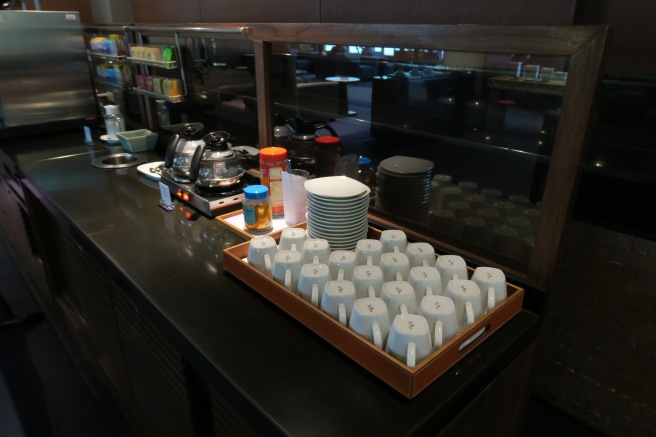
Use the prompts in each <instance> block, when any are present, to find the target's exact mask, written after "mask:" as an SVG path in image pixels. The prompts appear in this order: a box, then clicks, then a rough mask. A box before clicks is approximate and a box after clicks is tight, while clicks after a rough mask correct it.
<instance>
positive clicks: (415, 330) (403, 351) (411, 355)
mask: <svg viewBox="0 0 656 437" xmlns="http://www.w3.org/2000/svg"><path fill="white" fill-rule="evenodd" d="M404 311H405V312H403V313H401V314H399V315H397V316H396V317H394V321H393V322H392V326H391V327H390V332H389V336H388V338H387V344H386V346H385V351H386V352H387V353H389V354H390V355H392V356H393V357H394V358H396V359H398V360H399V361H401V362H404V363H406V364H407V366H408V367H415V366H416V365H417V364H419V363H420V362H421V361H423V360H425V359H426V358H427V357H428V356H429V355H430V354H431V353H433V342H432V341H431V332H430V327H429V325H428V321H427V320H426V318H424V317H423V316H420V315H417V314H408V312H407V310H406V309H405V308H404Z"/></svg>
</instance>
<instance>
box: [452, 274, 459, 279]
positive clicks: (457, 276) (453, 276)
mask: <svg viewBox="0 0 656 437" xmlns="http://www.w3.org/2000/svg"><path fill="white" fill-rule="evenodd" d="M451 279H460V275H458V274H457V273H454V274H453V275H451Z"/></svg>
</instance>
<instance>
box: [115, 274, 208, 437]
mask: <svg viewBox="0 0 656 437" xmlns="http://www.w3.org/2000/svg"><path fill="white" fill-rule="evenodd" d="M112 290H113V291H112V294H113V295H114V297H115V310H116V318H117V324H118V327H119V330H120V332H121V342H122V345H123V351H124V357H125V366H126V369H127V373H128V375H129V378H130V386H131V399H130V401H131V405H132V409H131V411H130V415H131V416H132V418H133V419H134V420H135V421H137V422H138V423H139V426H140V427H141V428H142V429H144V430H146V431H147V434H148V435H157V436H162V437H164V436H170V437H187V436H189V437H190V436H193V435H196V434H195V432H194V418H193V417H192V409H191V397H192V394H191V391H193V390H194V388H192V386H191V385H190V384H189V381H188V372H187V367H186V364H185V361H184V360H183V358H182V356H181V355H180V353H179V352H178V351H177V350H176V349H175V348H174V347H173V346H172V345H171V344H170V343H169V342H168V340H166V339H165V338H164V337H163V336H162V334H160V333H159V332H158V330H157V329H156V328H155V327H154V326H153V325H152V323H151V322H149V321H148V320H147V319H145V318H144V317H143V316H142V314H141V313H140V311H139V309H138V307H137V306H136V305H135V304H134V303H133V302H132V301H131V300H130V299H129V298H128V297H127V296H126V295H125V292H124V291H123V290H121V289H120V288H119V287H118V286H117V285H116V284H113V285H112Z"/></svg>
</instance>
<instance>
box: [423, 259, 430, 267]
mask: <svg viewBox="0 0 656 437" xmlns="http://www.w3.org/2000/svg"><path fill="white" fill-rule="evenodd" d="M421 265H422V266H423V267H428V266H429V264H428V261H426V260H425V259H424V260H422V261H421Z"/></svg>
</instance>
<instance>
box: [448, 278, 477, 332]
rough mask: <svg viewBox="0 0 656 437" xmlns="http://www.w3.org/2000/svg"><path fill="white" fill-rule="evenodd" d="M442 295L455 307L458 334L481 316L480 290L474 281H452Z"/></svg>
mask: <svg viewBox="0 0 656 437" xmlns="http://www.w3.org/2000/svg"><path fill="white" fill-rule="evenodd" d="M444 295H445V296H446V297H449V298H450V299H451V300H452V301H453V305H454V306H455V310H456V321H457V322H458V332H462V331H464V330H465V329H467V328H468V327H469V326H471V325H473V324H474V322H475V321H476V319H478V318H480V317H481V315H482V314H483V305H482V299H481V289H480V288H479V287H478V285H476V283H475V282H474V281H471V280H468V279H452V280H450V281H449V283H448V284H447V286H446V290H444Z"/></svg>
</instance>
